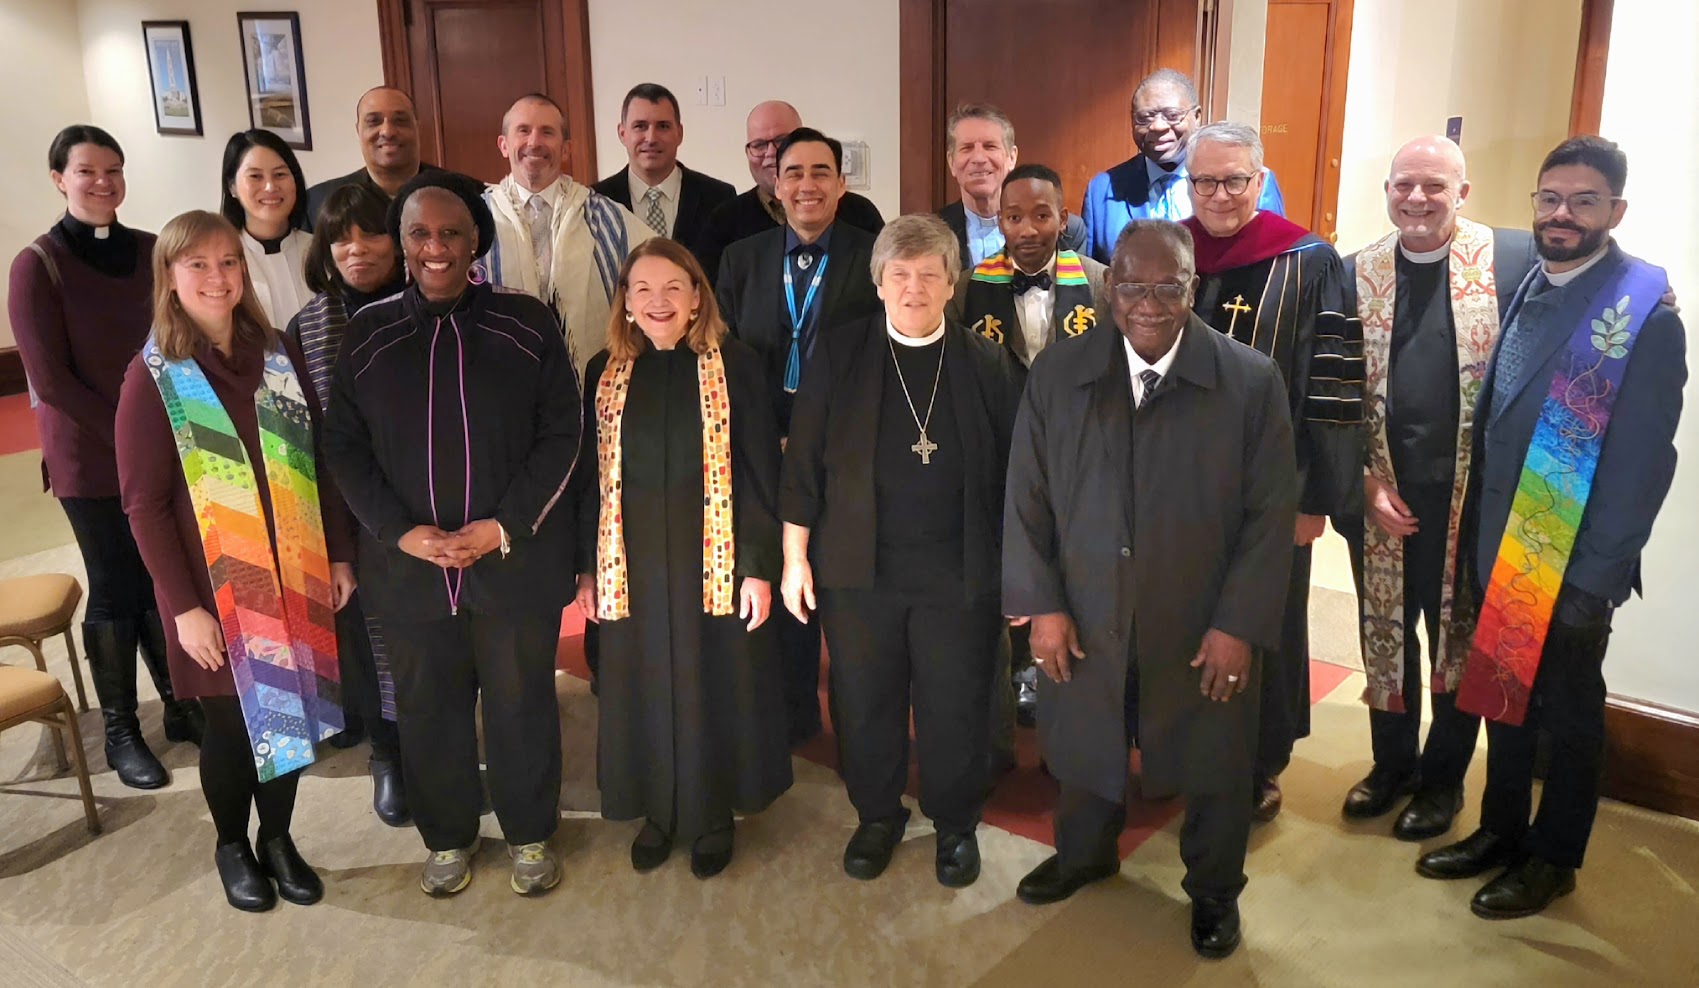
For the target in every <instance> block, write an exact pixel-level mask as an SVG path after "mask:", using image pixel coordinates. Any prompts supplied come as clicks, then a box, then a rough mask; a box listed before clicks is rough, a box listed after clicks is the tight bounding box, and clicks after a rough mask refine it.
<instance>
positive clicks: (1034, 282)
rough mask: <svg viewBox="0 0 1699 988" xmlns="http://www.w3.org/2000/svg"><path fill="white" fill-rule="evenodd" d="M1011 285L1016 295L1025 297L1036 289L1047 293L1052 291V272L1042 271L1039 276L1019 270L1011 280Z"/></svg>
mask: <svg viewBox="0 0 1699 988" xmlns="http://www.w3.org/2000/svg"><path fill="white" fill-rule="evenodd" d="M1009 285H1010V287H1012V288H1014V290H1015V294H1016V295H1025V294H1026V293H1027V292H1028V291H1031V290H1032V289H1034V288H1037V289H1039V290H1041V291H1046V292H1047V291H1049V290H1050V272H1048V271H1040V272H1038V273H1037V274H1027V273H1025V272H1024V271H1020V270H1017V271H1015V274H1014V277H1012V278H1010V279H1009Z"/></svg>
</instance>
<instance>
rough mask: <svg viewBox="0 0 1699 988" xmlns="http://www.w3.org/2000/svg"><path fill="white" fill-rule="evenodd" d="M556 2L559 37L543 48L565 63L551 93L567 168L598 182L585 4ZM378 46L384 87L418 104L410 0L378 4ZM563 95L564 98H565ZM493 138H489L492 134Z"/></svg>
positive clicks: (586, 180) (384, 0)
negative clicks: (560, 114)
mask: <svg viewBox="0 0 1699 988" xmlns="http://www.w3.org/2000/svg"><path fill="white" fill-rule="evenodd" d="M551 2H554V3H557V4H559V7H560V22H561V32H560V37H558V38H552V39H545V45H547V46H550V47H553V48H555V49H556V50H558V51H560V52H561V53H562V54H563V55H564V58H565V61H566V79H565V80H564V83H565V92H564V94H555V93H550V94H549V95H550V96H551V97H553V98H554V99H555V101H556V102H558V103H560V105H561V107H562V108H563V109H565V111H566V128H567V134H568V135H569V137H570V140H571V145H570V146H569V147H568V149H567V170H568V171H569V172H570V173H571V174H572V176H573V178H574V179H576V180H577V181H578V182H580V183H582V184H584V185H589V184H591V183H593V182H595V181H596V179H597V177H598V176H597V174H596V107H595V103H594V102H593V93H592V90H591V77H590V2H589V0H551ZM377 5H378V47H379V48H380V49H381V51H382V53H383V84H384V85H386V86H389V87H392V88H394V89H399V90H401V91H402V92H404V93H406V94H407V95H409V96H412V97H413V98H414V101H415V102H417V100H418V97H417V95H416V94H415V93H414V92H413V56H412V54H411V52H409V50H408V45H407V29H408V27H409V23H408V22H409V20H410V15H409V13H408V11H409V9H410V3H409V0H377ZM563 97H564V98H563ZM492 137H493V134H492Z"/></svg>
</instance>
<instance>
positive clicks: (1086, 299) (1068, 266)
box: [962, 250, 1097, 362]
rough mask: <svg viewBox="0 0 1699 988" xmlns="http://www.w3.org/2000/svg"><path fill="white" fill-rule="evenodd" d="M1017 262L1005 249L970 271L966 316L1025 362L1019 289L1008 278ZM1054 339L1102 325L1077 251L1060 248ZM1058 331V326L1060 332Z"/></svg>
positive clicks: (1053, 305)
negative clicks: (1016, 291) (1017, 306)
mask: <svg viewBox="0 0 1699 988" xmlns="http://www.w3.org/2000/svg"><path fill="white" fill-rule="evenodd" d="M1014 276H1015V262H1014V261H1012V260H1010V259H1009V255H1008V253H1007V252H1006V251H1005V252H1003V253H1000V254H994V255H992V256H990V257H988V258H986V259H985V260H984V261H981V262H980V263H979V265H978V266H977V267H975V268H974V269H973V274H972V275H971V276H970V277H969V280H968V286H967V294H966V295H965V296H964V297H963V300H962V301H963V307H962V318H963V321H965V322H966V323H967V324H968V326H969V327H970V328H972V330H973V331H974V332H975V333H978V334H979V335H980V336H983V337H985V338H986V339H988V340H990V341H991V342H993V343H995V344H997V345H998V346H1001V347H1006V348H1008V349H1009V350H1010V351H1011V352H1013V353H1014V354H1015V356H1016V357H1017V358H1021V359H1022V360H1023V362H1024V356H1025V353H1024V348H1023V347H1022V346H1021V343H1020V340H1021V323H1020V317H1019V316H1017V315H1016V314H1015V294H1014V292H1013V291H1012V290H1011V289H1010V288H1009V283H1010V281H1012V280H1013V279H1014ZM1050 291H1051V312H1053V313H1055V315H1054V316H1053V317H1052V319H1053V325H1052V326H1051V339H1052V340H1054V339H1057V338H1059V337H1060V336H1078V335H1080V334H1081V333H1083V332H1085V331H1086V330H1088V329H1090V328H1091V327H1093V326H1095V325H1097V309H1096V307H1095V303H1094V300H1093V298H1092V294H1091V279H1089V278H1087V277H1086V273H1085V266H1084V265H1082V264H1081V263H1080V257H1079V255H1078V254H1076V253H1074V252H1073V251H1070V250H1064V251H1058V252H1057V253H1056V273H1055V275H1054V277H1053V284H1052V286H1051V289H1050ZM1058 331H1059V332H1058Z"/></svg>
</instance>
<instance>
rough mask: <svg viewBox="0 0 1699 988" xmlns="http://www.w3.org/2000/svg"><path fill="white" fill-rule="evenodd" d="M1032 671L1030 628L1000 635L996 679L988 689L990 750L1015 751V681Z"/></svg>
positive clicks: (1029, 626)
mask: <svg viewBox="0 0 1699 988" xmlns="http://www.w3.org/2000/svg"><path fill="white" fill-rule="evenodd" d="M1030 668H1032V625H1030V624H1023V625H1021V626H1020V627H1018V628H1008V629H1006V630H1005V631H1004V633H1003V635H1002V637H1001V640H1000V641H999V642H998V644H997V679H996V681H995V682H994V683H992V686H991V748H992V750H993V751H1001V752H1004V753H1006V754H1009V755H1011V756H1012V755H1013V754H1014V751H1015V712H1016V711H1015V707H1016V703H1015V700H1016V697H1015V677H1016V676H1018V675H1020V674H1021V673H1023V672H1025V671H1026V670H1028V669H1030Z"/></svg>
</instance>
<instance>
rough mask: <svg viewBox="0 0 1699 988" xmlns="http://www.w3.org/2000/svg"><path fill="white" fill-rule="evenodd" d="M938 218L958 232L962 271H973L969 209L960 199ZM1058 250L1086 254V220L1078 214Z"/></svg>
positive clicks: (1072, 215)
mask: <svg viewBox="0 0 1699 988" xmlns="http://www.w3.org/2000/svg"><path fill="white" fill-rule="evenodd" d="M938 218H939V219H942V220H943V221H944V222H945V223H947V224H949V226H950V229H952V230H954V231H956V243H958V244H960V245H961V248H962V270H963V271H969V270H972V269H973V255H972V254H970V253H968V248H967V207H966V206H963V205H962V203H961V200H960V199H958V200H956V201H955V202H952V203H950V204H949V205H948V206H945V207H944V208H943V209H940V210H938ZM1056 248H1057V249H1058V250H1071V251H1073V252H1074V253H1076V254H1084V253H1085V252H1086V232H1085V220H1082V219H1080V217H1079V214H1078V213H1069V214H1068V225H1067V227H1066V228H1065V229H1063V230H1062V236H1061V238H1060V239H1059V240H1058V241H1057V243H1056Z"/></svg>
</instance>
